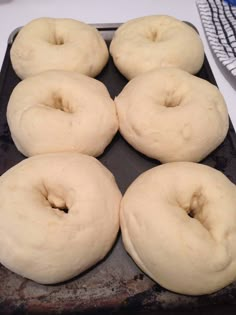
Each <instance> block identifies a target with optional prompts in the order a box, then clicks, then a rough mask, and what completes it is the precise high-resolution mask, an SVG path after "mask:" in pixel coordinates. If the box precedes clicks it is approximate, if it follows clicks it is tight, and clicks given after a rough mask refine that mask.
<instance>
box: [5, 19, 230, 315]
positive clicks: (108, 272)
mask: <svg viewBox="0 0 236 315" xmlns="http://www.w3.org/2000/svg"><path fill="white" fill-rule="evenodd" d="M97 27H98V29H99V30H100V31H101V33H102V35H103V36H104V38H105V39H106V42H107V45H108V46H109V43H110V40H111V38H112V35H113V32H114V30H115V29H116V28H117V25H98V26H97ZM13 37H14V36H11V37H10V41H9V44H8V47H7V51H6V55H5V59H4V63H3V67H2V71H1V75H0V174H2V173H4V172H5V171H6V170H7V169H9V168H10V167H12V166H13V165H15V164H17V163H18V162H20V161H21V160H23V159H24V158H25V157H24V156H23V155H22V154H20V153H19V152H18V151H17V149H16V147H15V145H14V144H13V142H12V139H11V136H10V132H9V129H8V125H7V121H6V107H7V103H8V99H9V96H10V94H11V92H12V90H13V88H14V87H15V86H16V84H17V83H18V82H19V81H20V80H19V78H18V77H17V76H16V74H15V73H14V71H13V69H12V66H11V62H10V57H9V51H10V48H11V44H12V39H13ZM198 76H199V77H201V78H204V79H206V80H208V81H210V82H212V83H213V84H215V80H214V77H213V75H212V72H211V69H210V67H209V64H208V62H207V60H206V59H205V62H204V65H203V67H202V69H201V71H200V72H199V73H198ZM97 79H99V80H101V81H102V82H104V84H105V85H106V86H107V88H108V90H109V92H110V94H111V96H112V97H114V96H116V95H118V94H119V92H120V91H121V90H122V88H123V87H124V85H125V84H126V83H127V81H126V79H125V78H124V77H123V76H122V75H121V74H120V73H119V72H118V71H117V70H116V68H115V67H114V64H113V62H112V60H111V59H110V60H109V62H108V64H107V66H106V67H105V69H104V70H103V72H102V73H101V74H100V75H99V76H98V77H97ZM209 128H210V126H209ZM235 144H236V135H235V132H234V130H233V127H232V124H231V125H230V129H229V132H228V135H227V137H226V139H225V141H224V143H222V145H221V146H220V147H219V148H217V149H216V150H215V151H214V152H213V153H211V154H210V155H209V156H208V157H207V158H206V159H205V160H204V161H202V163H204V164H207V165H210V166H212V167H214V168H216V169H219V170H220V171H222V172H223V173H224V174H225V175H226V176H228V177H229V178H230V180H232V181H233V182H234V183H236V145H235ZM99 160H100V161H101V162H102V163H103V164H104V165H105V166H107V167H108V168H109V169H110V170H111V171H112V173H113V174H114V175H115V177H116V180H117V183H118V185H119V187H120V189H121V191H122V193H124V192H125V190H126V189H127V187H128V186H129V185H130V183H131V182H132V181H133V180H134V179H135V178H136V177H137V176H138V175H139V174H141V173H142V172H144V171H145V170H147V169H149V168H152V167H154V166H156V165H158V164H159V163H158V161H154V160H151V159H149V158H146V157H144V156H143V155H142V154H139V153H138V152H137V151H135V150H134V149H132V147H130V146H129V145H128V144H127V143H126V141H125V140H124V139H123V138H122V137H121V136H120V134H117V135H116V136H115V138H114V139H113V141H112V143H111V144H110V145H109V147H108V148H107V149H106V151H105V153H104V154H103V155H102V156H100V157H99ZM29 237H30V236H29ZM206 263H207V262H206ZM235 304H236V283H233V284H231V285H230V286H228V287H226V288H224V289H222V290H220V291H219V292H217V293H215V294H212V295H205V296H200V297H193V296H185V295H179V294H175V293H172V292H170V291H167V290H165V289H164V288H162V287H160V286H159V285H158V284H156V283H154V282H153V281H152V280H151V279H150V278H148V277H147V276H146V275H145V274H143V273H142V271H141V270H140V269H139V268H138V267H137V266H136V265H135V264H134V262H133V261H132V260H131V258H130V257H129V256H128V255H127V254H126V252H125V250H124V248H123V245H122V241H121V237H120V236H119V237H118V239H117V242H116V244H115V245H114V247H113V248H112V250H111V251H110V253H109V254H108V255H107V257H106V259H104V260H103V261H102V262H100V263H99V264H97V265H96V266H94V267H93V268H91V269H90V270H89V271H87V272H85V273H84V274H82V275H80V276H78V277H76V278H74V279H72V280H69V281H67V282H66V283H62V284H58V285H50V286H45V285H40V284H37V283H34V282H32V281H30V280H27V279H24V278H22V277H20V276H18V275H16V274H14V273H12V272H10V271H9V270H7V269H6V268H4V267H3V266H2V265H0V314H28V313H30V314H42V313H46V314H75V313H76V314H122V315H125V314H137V315H138V314H157V315H159V314H166V315H170V314H173V315H175V314H189V313H190V312H191V313H192V314H209V313H210V312H211V314H224V315H226V314H235V313H236V305H235Z"/></svg>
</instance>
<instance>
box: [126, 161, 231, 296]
mask: <svg viewBox="0 0 236 315" xmlns="http://www.w3.org/2000/svg"><path fill="white" fill-rule="evenodd" d="M120 218H121V230H122V237H123V242H124V245H125V247H126V249H127V251H128V252H129V254H130V255H131V256H132V257H133V259H134V261H135V262H136V263H137V264H138V266H139V267H140V268H141V269H142V270H143V271H144V272H145V273H147V274H148V275H149V276H150V277H151V278H152V279H154V280H155V281H156V282H158V283H159V284H160V285H162V286H163V287H165V288H167V289H169V290H172V291H175V292H178V293H183V294H190V295H201V294H209V293H212V292H215V291H217V290H219V289H221V288H223V287H225V286H227V285H228V284H230V283H231V282H233V281H235V280H236V188H235V185H234V184H233V183H232V182H230V181H229V180H228V179H227V177H226V176H224V175H223V174H222V173H221V172H219V171H217V170H215V169H213V168H210V167H208V166H205V165H201V164H197V163H191V162H174V163H168V164H164V165H161V166H157V167H155V168H153V169H151V170H149V171H147V172H145V173H143V174H142V175H140V176H139V177H138V178H137V179H136V180H135V181H134V182H133V183H132V184H131V186H130V187H129V188H128V190H127V191H126V193H125V195H124V197H123V199H122V203H121V214H120Z"/></svg>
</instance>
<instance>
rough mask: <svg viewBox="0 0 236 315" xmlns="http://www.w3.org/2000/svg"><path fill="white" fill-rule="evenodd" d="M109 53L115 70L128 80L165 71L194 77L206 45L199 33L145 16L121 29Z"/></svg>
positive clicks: (160, 17) (161, 18) (168, 20)
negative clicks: (177, 69) (171, 68)
mask: <svg viewBox="0 0 236 315" xmlns="http://www.w3.org/2000/svg"><path fill="white" fill-rule="evenodd" d="M110 53H111V55H112V57H113V60H114V63H115V65H116V67H117V68H118V69H119V71H120V72H121V73H122V74H123V75H124V76H125V77H126V78H127V79H129V80H130V79H132V78H133V77H135V76H137V75H138V74H140V73H144V72H147V71H149V70H153V69H156V68H163V67H177V68H181V69H183V70H185V71H188V72H190V73H193V74H195V73H197V72H198V71H199V70H200V68H201V67H202V64H203V61H204V49H203V44H202V41H201V39H200V37H199V36H198V34H197V32H196V31H195V30H194V29H193V28H192V27H191V26H189V25H187V24H186V23H184V22H181V21H179V20H177V19H176V18H174V17H171V16H165V15H154V16H145V17H141V18H137V19H133V20H130V21H128V22H126V23H124V24H123V25H121V26H120V27H119V28H118V30H117V31H116V32H115V35H114V37H113V40H112V42H111V45H110Z"/></svg>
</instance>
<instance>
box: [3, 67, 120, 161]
mask: <svg viewBox="0 0 236 315" xmlns="http://www.w3.org/2000/svg"><path fill="white" fill-rule="evenodd" d="M7 121H8V124H9V128H10V131H11V136H12V138H13V141H14V143H15V145H16V147H17V148H18V150H19V151H20V152H22V153H23V154H24V155H26V156H32V155H36V154H42V153H52V152H65V151H76V152H80V153H85V154H88V155H93V156H98V155H100V154H101V153H102V152H103V151H104V149H105V147H106V146H107V145H108V144H109V143H110V141H111V140H112V138H113V136H114V135H115V133H116V132H117V129H118V120H117V114H116V108H115V104H114V102H113V100H112V99H111V97H110V95H109V93H108V91H107V89H106V87H105V86H104V84H103V83H101V82H99V81H97V80H95V79H93V78H89V77H87V76H85V75H82V74H79V73H75V72H66V71H47V72H44V73H40V74H38V75H36V76H33V77H29V78H27V79H25V80H23V81H21V82H20V83H19V84H18V85H17V86H16V88H15V89H14V90H13V92H12V94H11V97H10V100H9V103H8V107H7Z"/></svg>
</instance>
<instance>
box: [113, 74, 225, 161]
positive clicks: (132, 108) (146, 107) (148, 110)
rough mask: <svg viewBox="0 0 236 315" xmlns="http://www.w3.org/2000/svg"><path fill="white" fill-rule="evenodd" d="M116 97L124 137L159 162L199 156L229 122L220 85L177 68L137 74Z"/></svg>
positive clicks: (217, 140)
mask: <svg viewBox="0 0 236 315" xmlns="http://www.w3.org/2000/svg"><path fill="white" fill-rule="evenodd" d="M115 103H116V105H117V111H118V116H119V123H120V132H121V134H122V135H123V136H124V138H125V139H126V140H127V141H128V142H129V143H130V144H131V145H132V146H133V147H134V148H135V149H136V150H138V151H140V152H142V153H143V154H145V155H147V156H149V157H152V158H155V159H157V160H159V161H161V162H162V163H165V162H174V161H193V162H197V161H200V160H202V159H203V158H204V157H206V156H207V155H208V154H209V153H210V152H212V151H213V150H214V149H215V148H216V147H217V146H218V145H220V144H221V142H222V141H223V140H224V138H225V136H226V134H227V131H228V127H229V119H228V112H227V107H226V104H225V101H224V98H223V96H222V95H221V93H220V91H219V90H218V89H217V88H216V87H215V86H214V85H213V84H211V83H209V82H207V81H205V80H203V79H200V78H197V77H195V76H193V75H191V74H189V73H187V72H185V71H183V70H180V69H174V68H166V69H158V70H153V71H150V72H148V73H145V74H142V75H139V76H138V77H136V78H134V79H133V80H131V81H130V82H129V83H128V84H127V85H126V86H125V88H124V89H123V91H122V92H121V93H120V94H119V96H118V97H117V98H116V99H115Z"/></svg>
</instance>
